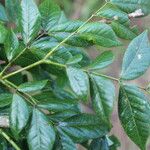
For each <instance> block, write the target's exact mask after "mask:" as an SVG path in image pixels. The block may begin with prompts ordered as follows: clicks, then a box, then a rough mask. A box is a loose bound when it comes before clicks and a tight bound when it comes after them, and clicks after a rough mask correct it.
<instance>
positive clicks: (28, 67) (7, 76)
mask: <svg viewBox="0 0 150 150" xmlns="http://www.w3.org/2000/svg"><path fill="white" fill-rule="evenodd" d="M42 63H43V60H40V61H37V62H35V63H33V64H31V65H29V66H27V67H24V68H21V69H19V70H17V71H14V72H12V73H10V74H8V75H5V76H3V77H2V79H7V78H9V77H11V76H13V75H15V74H17V73H20V72H22V71H24V70H28V69H31V68H33V67H35V66H37V65H40V64H42Z"/></svg>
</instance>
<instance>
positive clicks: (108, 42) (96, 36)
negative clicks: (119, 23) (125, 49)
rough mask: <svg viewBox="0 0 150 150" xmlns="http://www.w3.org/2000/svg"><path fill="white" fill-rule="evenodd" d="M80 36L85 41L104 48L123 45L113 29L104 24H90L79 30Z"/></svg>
mask: <svg viewBox="0 0 150 150" xmlns="http://www.w3.org/2000/svg"><path fill="white" fill-rule="evenodd" d="M79 34H80V37H82V38H83V39H86V40H88V41H91V42H93V44H96V45H100V46H103V47H113V46H118V45H120V44H121V43H120V42H119V41H118V39H117V37H116V35H115V33H114V31H113V30H112V28H111V27H110V26H109V25H107V24H104V23H98V22H96V23H88V24H86V25H85V26H83V27H82V28H81V30H79Z"/></svg>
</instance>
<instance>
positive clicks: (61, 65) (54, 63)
mask: <svg viewBox="0 0 150 150" xmlns="http://www.w3.org/2000/svg"><path fill="white" fill-rule="evenodd" d="M44 62H45V63H47V64H52V65H55V66H58V67H62V68H67V66H66V65H64V64H60V63H56V62H52V61H47V60H46V61H44ZM82 70H83V69H82ZM83 71H84V72H86V73H89V72H88V70H83ZM92 74H95V75H98V76H102V77H105V78H108V79H110V80H113V81H117V82H120V80H119V79H117V78H114V77H112V76H107V75H104V74H100V73H97V72H92Z"/></svg>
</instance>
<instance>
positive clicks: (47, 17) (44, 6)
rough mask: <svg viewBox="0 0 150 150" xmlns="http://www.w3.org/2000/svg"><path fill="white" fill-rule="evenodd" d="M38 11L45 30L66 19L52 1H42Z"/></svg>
mask: <svg viewBox="0 0 150 150" xmlns="http://www.w3.org/2000/svg"><path fill="white" fill-rule="evenodd" d="M39 9H40V12H41V15H42V21H43V22H42V23H43V28H44V29H46V30H49V29H51V28H52V27H54V26H55V25H57V24H59V23H61V22H65V21H66V17H65V16H64V14H63V13H62V12H61V10H60V8H59V6H58V5H57V4H56V3H55V2H54V1H53V0H44V1H43V2H42V3H41V4H40V7H39Z"/></svg>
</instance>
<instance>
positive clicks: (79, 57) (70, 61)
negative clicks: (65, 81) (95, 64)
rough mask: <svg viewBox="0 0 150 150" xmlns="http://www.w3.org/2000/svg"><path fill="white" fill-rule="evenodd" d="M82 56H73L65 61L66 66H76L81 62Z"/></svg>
mask: <svg viewBox="0 0 150 150" xmlns="http://www.w3.org/2000/svg"><path fill="white" fill-rule="evenodd" d="M82 58H83V56H82V55H81V54H78V55H75V56H73V57H72V58H70V59H69V60H68V61H67V64H68V65H72V64H76V63H78V62H80V61H81V60H82Z"/></svg>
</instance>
